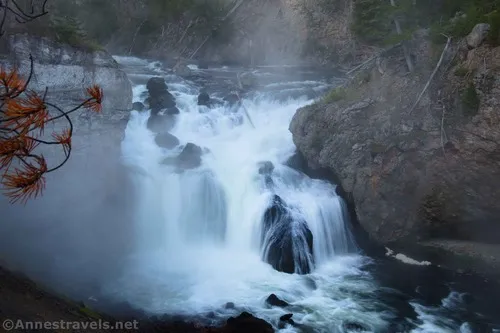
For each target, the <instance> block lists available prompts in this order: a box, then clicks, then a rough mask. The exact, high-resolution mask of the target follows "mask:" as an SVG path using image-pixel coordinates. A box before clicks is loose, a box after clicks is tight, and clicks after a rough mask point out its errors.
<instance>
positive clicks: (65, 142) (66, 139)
mask: <svg viewBox="0 0 500 333" xmlns="http://www.w3.org/2000/svg"><path fill="white" fill-rule="evenodd" d="M52 137H53V138H54V140H56V141H57V142H59V143H60V144H61V145H62V146H63V149H64V153H66V154H67V153H68V152H69V150H70V148H71V131H70V129H69V128H67V129H65V130H63V132H62V133H61V134H57V133H53V134H52Z"/></svg>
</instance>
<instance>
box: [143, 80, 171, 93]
mask: <svg viewBox="0 0 500 333" xmlns="http://www.w3.org/2000/svg"><path fill="white" fill-rule="evenodd" d="M146 89H147V90H148V93H149V95H150V96H159V95H161V94H163V93H164V92H165V91H168V87H167V84H166V83H165V79H164V78H162V77H152V78H150V79H149V80H148V82H147V83H146Z"/></svg>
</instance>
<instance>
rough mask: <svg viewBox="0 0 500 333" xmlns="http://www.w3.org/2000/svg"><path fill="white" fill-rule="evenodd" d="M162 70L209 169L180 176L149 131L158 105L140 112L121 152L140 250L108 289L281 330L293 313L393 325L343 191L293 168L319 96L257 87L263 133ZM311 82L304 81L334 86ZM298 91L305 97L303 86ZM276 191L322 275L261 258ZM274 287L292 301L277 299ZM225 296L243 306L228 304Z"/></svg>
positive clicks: (318, 325) (178, 310) (308, 320)
mask: <svg viewBox="0 0 500 333" xmlns="http://www.w3.org/2000/svg"><path fill="white" fill-rule="evenodd" d="M122 60H124V59H122ZM164 76H165V78H166V81H167V85H168V86H169V90H170V92H171V93H172V94H174V95H175V97H176V100H177V106H178V108H179V109H180V110H181V114H180V115H179V117H178V121H177V124H176V126H175V128H173V129H172V130H171V131H170V132H171V133H172V134H174V135H175V136H177V137H178V138H179V140H180V142H181V145H182V144H186V143H188V142H191V143H194V144H196V145H198V146H200V147H203V148H207V149H208V153H206V154H205V155H204V156H203V163H202V166H201V167H200V168H197V169H194V170H188V171H185V172H183V173H181V174H177V173H175V172H173V170H172V169H171V168H170V167H168V166H165V165H162V164H160V162H161V161H162V160H163V159H164V158H165V157H168V156H176V155H177V154H178V153H179V151H180V150H179V149H180V148H175V149H173V150H170V151H169V150H165V149H162V148H159V147H158V146H157V145H156V144H155V142H154V134H153V133H152V132H150V131H149V130H148V129H147V127H146V122H147V119H148V117H149V112H143V113H138V112H132V114H131V118H130V121H129V124H128V127H127V129H126V135H125V139H124V141H123V144H122V150H123V157H124V163H125V164H126V165H127V166H128V167H129V168H130V170H131V177H132V178H133V180H134V184H135V191H136V193H135V194H136V210H135V211H136V216H135V220H136V242H135V246H136V247H135V248H136V252H135V256H133V257H132V258H130V260H129V262H128V264H127V266H126V269H125V271H124V273H123V275H122V278H121V280H118V281H113V283H112V284H110V286H108V287H107V288H106V293H107V294H108V295H112V296H114V297H116V298H117V299H119V300H126V301H128V302H130V303H131V304H132V305H134V306H137V307H139V308H141V309H144V310H146V311H147V312H149V313H152V314H164V313H169V314H184V315H196V314H200V315H203V314H207V313H209V312H212V313H215V317H216V318H219V319H224V318H227V317H228V316H231V315H235V314H237V313H239V312H241V311H242V310H247V311H250V312H252V313H254V314H255V315H257V316H259V317H261V318H264V319H266V320H268V321H269V322H271V323H273V324H274V325H276V326H277V320H278V318H279V316H281V315H283V314H285V313H289V312H293V313H294V317H293V319H294V321H295V322H296V323H297V324H299V325H305V326H307V327H311V328H314V330H315V331H317V332H328V333H332V332H347V330H346V329H345V327H344V326H343V324H345V323H346V322H349V321H355V322H358V323H362V325H363V326H364V327H366V328H367V329H369V330H370V331H373V332H386V331H387V328H388V326H389V322H390V320H391V318H392V315H391V313H390V311H387V310H383V311H381V310H380V307H378V308H377V306H379V304H378V303H377V302H376V301H375V302H370V301H367V299H369V296H370V295H372V294H373V293H374V291H376V290H377V288H378V287H377V285H376V284H375V282H374V281H373V280H372V279H371V277H370V276H369V275H368V274H366V273H363V272H362V271H361V267H362V265H364V264H365V263H366V262H367V261H369V259H368V258H366V257H363V256H360V255H358V254H357V253H356V252H357V249H356V246H355V244H354V241H353V238H352V235H351V233H350V231H349V227H348V224H347V223H346V221H345V219H344V216H345V211H344V207H343V206H344V203H343V202H342V200H341V199H340V198H339V197H338V196H337V195H336V193H335V188H334V186H333V185H330V184H327V183H325V182H322V181H319V180H311V179H309V178H308V177H305V176H304V175H303V174H301V173H299V172H297V171H295V170H293V169H291V168H289V167H287V166H285V165H284V163H285V161H286V160H287V159H288V158H289V157H290V156H291V155H292V154H293V152H294V150H295V149H294V145H293V142H292V137H291V133H290V132H289V131H288V126H289V123H290V120H291V118H292V116H293V115H294V113H295V111H296V110H297V109H298V108H299V107H301V106H304V105H306V104H308V103H310V102H311V100H310V99H308V98H305V97H302V98H294V99H291V98H289V99H286V100H284V101H283V99H282V98H280V100H281V101H277V100H275V99H272V98H270V96H272V95H270V94H265V93H262V94H260V95H259V94H257V95H256V96H255V97H254V98H253V99H249V100H245V106H246V108H247V109H248V112H249V114H250V115H251V117H252V121H253V124H254V125H255V128H254V127H253V126H251V125H250V124H249V123H248V121H246V120H245V119H244V117H243V116H242V114H241V113H240V114H234V113H232V112H228V111H229V110H228V109H227V108H225V107H222V106H219V107H214V108H212V109H207V108H200V107H199V106H198V105H197V104H196V98H197V94H198V93H199V88H198V87H196V86H195V85H194V84H192V83H190V82H186V81H182V80H180V79H179V78H177V77H175V76H169V75H167V74H164ZM313 83H314V82H312V81H307V82H305V83H304V86H306V87H307V89H308V90H311V89H322V88H321V87H324V83H323V82H316V85H314V84H313ZM277 85H278V84H276V83H273V84H270V85H269V86H268V87H267V88H273V89H274V90H275V89H276V87H277ZM289 85H290V84H289ZM291 86H292V88H291V89H292V90H293V92H294V95H296V90H297V89H298V88H300V82H293V84H292V85H291ZM286 89H288V88H287V85H286V84H283V90H285V91H286ZM283 90H282V91H281V93H283ZM144 91H145V86H144V85H138V86H136V87H135V88H134V94H135V96H134V100H136V101H139V100H143V99H144V94H143V92H144ZM200 111H201V112H200ZM263 161H269V162H272V163H273V165H274V167H275V169H274V171H273V173H272V183H273V186H272V187H269V186H267V185H266V182H265V181H263V176H262V175H260V174H259V172H258V168H259V163H260V162H263ZM273 195H278V196H279V197H280V198H282V199H283V201H284V202H285V203H286V204H287V206H288V207H289V210H290V214H292V215H293V216H294V219H295V220H301V221H305V222H306V223H307V228H309V230H310V232H311V233H312V236H313V240H314V241H313V256H314V258H313V259H314V260H313V261H314V270H313V271H312V272H311V273H310V274H308V275H298V274H286V273H281V272H278V271H276V270H274V269H273V268H272V267H271V265H269V264H267V263H265V262H264V261H263V260H262V256H263V254H264V255H265V253H263V252H265V250H266V248H264V249H263V248H262V247H261V240H260V237H261V234H260V233H261V229H262V217H263V215H264V212H265V211H266V209H267V208H268V207H269V203H270V200H271V198H272V196H273ZM301 244H302V245H301V246H302V247H304V242H302V243H301ZM297 260H304V258H303V257H300V258H297ZM307 260H309V259H307ZM271 293H274V294H276V295H278V296H279V297H280V298H282V299H284V300H285V301H287V302H288V303H290V304H291V306H290V307H289V308H287V309H281V308H277V307H269V306H267V305H266V304H265V299H266V297H267V296H269V295H270V294H271ZM226 302H234V303H235V304H236V309H235V310H234V309H226V308H224V304H225V303H226ZM382 308H385V309H387V307H384V306H382ZM283 331H284V332H285V331H286V332H294V331H299V329H298V328H294V327H291V326H287V327H285V328H284V330H283Z"/></svg>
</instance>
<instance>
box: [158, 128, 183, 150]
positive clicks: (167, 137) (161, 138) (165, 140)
mask: <svg viewBox="0 0 500 333" xmlns="http://www.w3.org/2000/svg"><path fill="white" fill-rule="evenodd" d="M155 142H156V144H157V145H158V146H160V147H162V148H167V149H172V148H174V147H176V146H177V145H179V139H177V137H176V136H175V135H172V134H170V133H168V132H164V133H160V134H158V135H157V136H156V137H155Z"/></svg>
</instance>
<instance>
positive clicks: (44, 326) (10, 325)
mask: <svg viewBox="0 0 500 333" xmlns="http://www.w3.org/2000/svg"><path fill="white" fill-rule="evenodd" d="M2 328H3V329H4V330H5V331H12V330H69V331H71V330H138V329H139V322H138V321H137V320H133V321H117V322H109V321H104V320H102V319H99V320H95V321H66V320H59V321H24V320H20V319H18V320H12V319H6V320H4V321H3V322H2Z"/></svg>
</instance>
